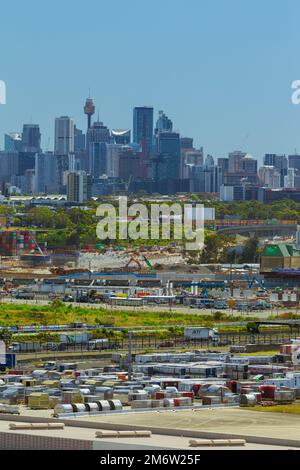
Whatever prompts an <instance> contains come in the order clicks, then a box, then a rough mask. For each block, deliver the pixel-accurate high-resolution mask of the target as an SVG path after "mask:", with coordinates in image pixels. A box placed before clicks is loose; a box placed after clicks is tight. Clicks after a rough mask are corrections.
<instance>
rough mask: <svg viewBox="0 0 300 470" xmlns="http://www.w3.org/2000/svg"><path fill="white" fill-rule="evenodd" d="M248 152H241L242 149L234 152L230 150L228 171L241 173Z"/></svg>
mask: <svg viewBox="0 0 300 470" xmlns="http://www.w3.org/2000/svg"><path fill="white" fill-rule="evenodd" d="M246 155H247V154H246V153H245V152H241V151H240V150H235V151H234V152H230V153H229V156H228V170H229V171H228V172H229V173H239V172H240V171H241V169H242V163H241V162H242V159H243V158H244V157H245V156H246Z"/></svg>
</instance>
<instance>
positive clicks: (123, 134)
mask: <svg viewBox="0 0 300 470" xmlns="http://www.w3.org/2000/svg"><path fill="white" fill-rule="evenodd" d="M111 136H112V139H113V143H114V144H121V145H129V144H130V138H131V132H130V129H113V130H112V131H111Z"/></svg>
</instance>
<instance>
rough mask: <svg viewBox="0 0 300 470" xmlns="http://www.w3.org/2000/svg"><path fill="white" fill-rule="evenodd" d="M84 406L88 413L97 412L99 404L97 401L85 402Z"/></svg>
mask: <svg viewBox="0 0 300 470" xmlns="http://www.w3.org/2000/svg"><path fill="white" fill-rule="evenodd" d="M85 406H86V410H87V411H88V412H89V413H99V406H98V404H97V403H86V404H85Z"/></svg>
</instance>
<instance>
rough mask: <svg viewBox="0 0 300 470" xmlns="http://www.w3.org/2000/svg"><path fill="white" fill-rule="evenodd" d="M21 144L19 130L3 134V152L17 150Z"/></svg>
mask: <svg viewBox="0 0 300 470" xmlns="http://www.w3.org/2000/svg"><path fill="white" fill-rule="evenodd" d="M21 146H22V134H20V133H19V132H10V133H9V134H4V150H5V152H19V151H20V150H21Z"/></svg>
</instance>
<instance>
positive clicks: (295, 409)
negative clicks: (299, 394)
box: [247, 403, 300, 415]
mask: <svg viewBox="0 0 300 470" xmlns="http://www.w3.org/2000/svg"><path fill="white" fill-rule="evenodd" d="M247 409H248V410H250V411H267V412H270V413H289V414H293V415H300V404H299V403H298V404H295V405H276V406H265V407H262V406H253V407H251V408H247Z"/></svg>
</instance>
